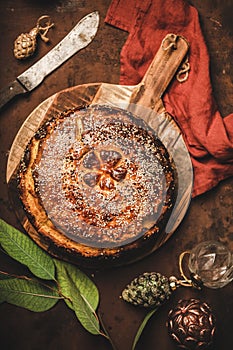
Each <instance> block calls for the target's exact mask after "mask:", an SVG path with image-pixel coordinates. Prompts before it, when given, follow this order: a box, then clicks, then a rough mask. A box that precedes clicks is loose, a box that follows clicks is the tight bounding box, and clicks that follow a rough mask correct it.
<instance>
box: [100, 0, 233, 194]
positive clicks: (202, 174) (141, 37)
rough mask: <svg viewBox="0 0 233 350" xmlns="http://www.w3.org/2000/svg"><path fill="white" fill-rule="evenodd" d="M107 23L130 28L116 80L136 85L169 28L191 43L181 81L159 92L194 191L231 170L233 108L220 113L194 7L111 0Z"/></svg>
mask: <svg viewBox="0 0 233 350" xmlns="http://www.w3.org/2000/svg"><path fill="white" fill-rule="evenodd" d="M105 22H106V23H108V24H111V25H113V26H115V27H118V28H120V29H122V30H125V31H127V32H129V36H128V38H127V41H126V43H125V45H124V46H123V48H122V51H121V58H120V60H121V74H120V81H119V84H121V85H136V84H138V83H139V82H140V81H141V80H142V78H143V76H144V74H145V72H146V70H147V69H148V67H149V65H150V63H151V61H152V59H153V57H154V55H155V54H156V52H157V50H158V49H159V47H160V45H161V42H162V40H163V38H164V37H165V36H166V35H167V34H168V33H174V34H177V35H182V36H184V37H185V38H186V39H187V41H188V42H189V44H190V49H189V62H190V67H191V70H190V72H189V77H188V79H187V81H185V82H182V83H180V82H178V81H176V80H175V79H173V80H172V82H171V84H170V85H169V88H168V89H167V91H166V92H165V94H164V96H163V102H164V105H165V108H166V110H167V112H168V113H170V114H171V115H172V117H173V118H174V120H175V121H176V123H177V124H178V125H179V127H180V129H181V132H182V134H183V137H184V140H185V142H186V145H187V148H188V150H189V153H190V157H191V160H192V164H193V170H194V187H193V193H192V196H193V197H194V196H197V195H200V194H202V193H204V192H206V191H208V190H210V189H211V188H213V187H214V186H216V185H217V184H218V183H219V181H221V180H223V179H225V178H227V177H229V176H232V175H233V113H232V114H230V115H228V116H226V117H224V118H223V117H222V116H221V115H220V112H219V111H218V108H217V105H216V103H215V100H214V97H213V92H212V87H211V80H210V73H209V55H208V51H207V47H206V44H205V41H204V37H203V34H202V31H201V27H200V23H199V17H198V12H197V10H196V9H195V8H194V7H193V6H191V5H189V4H188V3H187V2H185V1H183V0H143V1H141V0H113V1H112V3H111V5H110V7H109V9H108V12H107V15H106V18H105Z"/></svg>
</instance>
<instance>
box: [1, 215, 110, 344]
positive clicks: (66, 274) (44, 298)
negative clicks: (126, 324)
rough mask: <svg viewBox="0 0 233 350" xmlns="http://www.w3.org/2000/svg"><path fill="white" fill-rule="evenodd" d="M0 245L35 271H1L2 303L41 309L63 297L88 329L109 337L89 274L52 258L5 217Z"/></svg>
mask: <svg viewBox="0 0 233 350" xmlns="http://www.w3.org/2000/svg"><path fill="white" fill-rule="evenodd" d="M0 245H1V247H2V248H3V250H4V252H6V253H7V254H8V255H9V256H11V257H12V258H13V259H15V260H16V261H18V262H20V263H21V264H23V265H25V266H26V267H27V268H28V269H29V270H30V272H31V275H32V276H30V277H28V276H17V275H12V274H9V273H8V272H6V271H0V302H1V303H2V302H7V303H10V304H13V305H17V306H20V307H23V308H26V309H28V310H31V311H35V312H42V311H47V310H49V309H51V308H52V307H53V306H54V305H55V304H56V303H57V302H58V301H59V300H61V299H62V300H64V302H65V303H66V304H67V306H68V307H69V308H71V309H72V310H73V311H74V312H75V315H76V316H77V318H78V320H79V321H80V323H81V324H82V326H83V327H84V328H85V329H86V330H87V331H88V332H90V333H91V334H94V335H102V336H104V337H106V338H108V339H109V337H108V336H107V334H105V332H104V331H102V329H101V324H100V320H99V318H98V316H97V313H96V310H97V307H98V305H99V292H98V289H97V287H96V285H95V284H94V283H93V282H92V280H91V279H90V278H89V277H88V276H86V275H85V274H84V273H83V272H82V271H80V270H79V269H78V268H77V267H75V266H73V265H71V264H68V263H66V262H63V261H59V260H57V259H54V258H52V257H51V256H49V255H48V254H47V253H46V252H45V251H43V250H42V249H41V248H40V247H38V246H37V244H36V243H34V242H33V241H32V240H31V239H30V238H29V237H28V236H27V235H25V234H24V233H22V232H20V231H19V230H17V229H15V228H14V227H12V226H11V225H9V224H7V223H6V222H5V221H3V220H2V219H0ZM109 340H110V339H109ZM110 341H111V340H110Z"/></svg>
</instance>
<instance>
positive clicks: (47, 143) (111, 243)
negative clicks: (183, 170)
mask: <svg viewBox="0 0 233 350" xmlns="http://www.w3.org/2000/svg"><path fill="white" fill-rule="evenodd" d="M176 181H177V180H176V169H175V166H174V163H173V160H172V159H171V157H170V155H169V154H168V152H167V150H166V148H165V146H164V145H163V144H162V142H161V141H160V140H159V139H158V138H157V137H156V134H155V132H154V131H153V130H152V129H151V128H150V127H149V126H148V125H146V123H144V122H143V121H142V120H141V119H140V118H137V117H135V116H134V115H133V114H132V113H130V112H128V111H125V110H123V109H120V108H115V107H114V108H112V107H109V106H104V105H92V106H89V107H83V108H77V109H75V110H70V111H68V112H66V113H64V114H61V115H59V116H56V117H54V118H53V119H51V120H49V121H46V122H45V123H44V124H43V125H42V126H41V127H40V128H39V130H38V131H37V132H36V133H35V135H34V137H32V139H31V140H30V142H29V144H28V146H27V148H26V150H25V152H24V156H23V158H22V161H21V163H20V167H19V171H18V189H19V196H20V199H21V201H22V204H23V208H24V210H25V213H26V216H27V218H28V220H29V221H30V223H31V225H32V226H33V227H34V228H35V230H36V232H37V234H38V236H37V237H36V240H37V242H38V243H39V244H40V245H41V246H42V247H45V248H46V249H47V250H48V251H49V252H51V253H52V254H53V255H57V256H60V257H62V258H64V259H67V260H70V261H72V262H80V260H82V261H84V264H85V262H87V265H88V262H89V261H93V260H94V261H95V262H98V261H102V260H106V259H107V260H108V261H109V260H111V261H113V260H119V259H120V258H121V256H123V257H124V259H125V261H127V258H128V260H129V261H130V260H135V259H137V258H139V257H140V256H141V255H145V254H147V253H148V252H150V251H153V250H154V247H155V246H156V242H158V241H159V239H160V238H161V235H162V234H163V229H164V227H165V225H166V223H167V221H168V219H169V216H170V213H171V211H172V209H173V206H174V203H175V199H176V188H177V183H176ZM33 238H35V237H33Z"/></svg>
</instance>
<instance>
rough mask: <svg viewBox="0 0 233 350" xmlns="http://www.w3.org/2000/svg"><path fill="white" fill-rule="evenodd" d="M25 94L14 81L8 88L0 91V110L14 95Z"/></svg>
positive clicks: (22, 88)
mask: <svg viewBox="0 0 233 350" xmlns="http://www.w3.org/2000/svg"><path fill="white" fill-rule="evenodd" d="M24 92H27V90H26V89H25V88H24V87H23V86H22V85H21V84H20V83H19V82H18V80H14V81H13V82H12V83H10V84H9V85H8V86H6V87H4V88H3V89H2V90H0V109H1V108H2V107H3V106H4V105H5V104H6V103H7V102H9V101H10V100H11V99H12V98H13V97H15V96H16V95H19V94H22V93H24Z"/></svg>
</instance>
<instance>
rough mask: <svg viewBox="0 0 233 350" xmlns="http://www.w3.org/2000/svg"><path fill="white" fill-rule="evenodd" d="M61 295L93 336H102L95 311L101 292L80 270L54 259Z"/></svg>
mask: <svg viewBox="0 0 233 350" xmlns="http://www.w3.org/2000/svg"><path fill="white" fill-rule="evenodd" d="M54 262H55V265H56V268H57V281H58V285H59V288H60V293H62V295H63V296H65V297H66V298H65V301H66V303H67V305H68V306H69V307H70V308H71V309H73V310H74V312H75V314H76V316H77V318H78V320H79V321H80V323H81V324H82V325H83V327H84V328H85V329H86V330H87V331H88V332H90V333H92V334H100V325H99V320H98V318H97V316H96V314H95V310H96V309H97V306H98V304H99V292H98V289H97V287H96V286H95V284H94V283H93V282H92V281H91V280H90V278H89V277H88V276H86V275H85V274H84V273H83V272H81V271H80V270H79V269H78V268H76V267H75V266H73V265H70V264H68V263H66V262H63V261H59V260H56V259H54Z"/></svg>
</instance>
